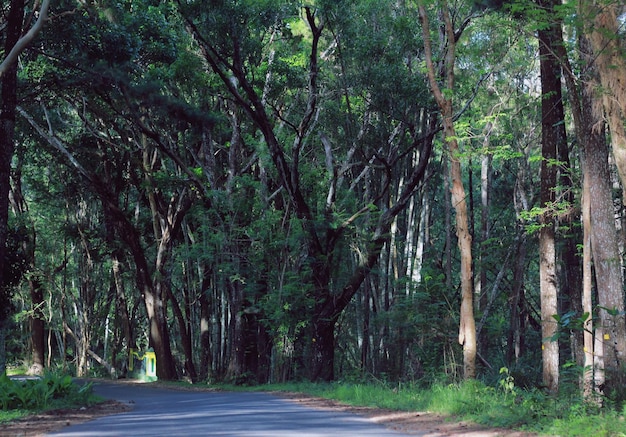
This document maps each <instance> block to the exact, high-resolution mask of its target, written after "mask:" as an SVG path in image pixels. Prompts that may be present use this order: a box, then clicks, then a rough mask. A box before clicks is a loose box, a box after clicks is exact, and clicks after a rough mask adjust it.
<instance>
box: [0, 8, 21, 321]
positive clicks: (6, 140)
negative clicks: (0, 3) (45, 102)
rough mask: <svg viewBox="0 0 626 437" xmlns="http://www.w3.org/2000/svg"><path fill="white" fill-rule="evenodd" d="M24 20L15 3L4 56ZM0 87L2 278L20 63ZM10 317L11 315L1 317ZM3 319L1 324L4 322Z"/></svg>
mask: <svg viewBox="0 0 626 437" xmlns="http://www.w3.org/2000/svg"><path fill="white" fill-rule="evenodd" d="M23 19H24V1H23V0H11V3H10V5H9V12H8V15H7V17H6V23H5V26H6V27H5V32H6V37H5V40H4V53H5V54H6V53H10V52H11V50H12V49H13V47H15V45H16V44H17V42H18V41H19V39H20V36H21V34H22V22H23ZM0 80H1V83H0V275H3V274H4V273H3V272H5V271H6V269H5V263H6V258H7V257H6V241H7V233H8V223H9V191H10V187H11V182H10V177H11V159H12V158H13V150H14V144H13V141H14V135H15V109H16V105H17V63H16V62H15V61H14V62H10V63H8V64H7V69H6V72H5V73H4V75H2V77H1V79H0ZM5 282H6V281H5V278H4V277H2V278H0V286H3V285H4V284H5ZM0 316H2V318H3V319H4V317H8V316H9V314H4V311H2V313H0ZM3 319H0V324H3V323H4V320H3Z"/></svg>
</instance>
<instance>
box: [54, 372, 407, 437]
mask: <svg viewBox="0 0 626 437" xmlns="http://www.w3.org/2000/svg"><path fill="white" fill-rule="evenodd" d="M94 392H95V393H96V394H99V395H100V396H103V397H105V398H108V399H114V400H117V401H121V402H126V403H129V404H131V405H132V407H133V410H132V411H130V412H127V413H122V414H116V415H113V416H106V417H101V418H99V419H95V420H92V421H90V422H85V423H82V424H79V425H73V426H69V427H67V428H64V429H63V430H62V431H60V432H57V433H53V434H49V435H52V436H66V437H70V436H71V437H78V436H80V437H90V436H98V437H105V436H168V437H169V436H228V437H235V436H237V437H239V436H241V437H261V436H263V437H287V436H298V437H322V436H324V437H326V436H341V437H344V436H346V437H357V436H358V437H368V436H371V437H374V436H375V437H401V436H407V435H408V434H402V433H399V432H395V431H393V430H389V429H387V428H384V427H382V426H381V425H378V424H376V423H373V422H372V421H370V420H368V419H367V418H365V417H361V416H357V415H354V414H349V413H342V412H332V411H322V410H315V409H311V408H307V407H304V406H301V405H298V404H296V403H293V402H290V401H288V400H285V399H281V398H278V397H276V396H272V395H270V394H266V393H229V392H189V391H177V390H168V389H163V388H154V387H150V386H149V385H148V384H146V385H137V384H114V383H105V382H97V383H95V384H94ZM411 435H413V436H415V434H411Z"/></svg>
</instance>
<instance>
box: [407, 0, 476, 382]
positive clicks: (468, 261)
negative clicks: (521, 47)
mask: <svg viewBox="0 0 626 437" xmlns="http://www.w3.org/2000/svg"><path fill="white" fill-rule="evenodd" d="M441 13H442V15H443V18H444V23H445V33H446V44H447V46H446V51H445V54H444V56H445V58H444V66H443V75H442V76H443V78H444V80H445V81H446V88H447V89H448V90H453V89H454V63H455V43H456V35H455V30H454V28H453V24H452V18H451V17H450V12H449V10H448V5H447V2H446V1H445V0H443V1H442V2H441ZM419 14H420V19H421V21H422V32H423V37H424V52H425V57H426V67H427V71H428V80H429V83H430V87H431V90H432V92H433V95H434V97H435V100H436V101H437V104H438V105H439V108H440V110H441V115H442V118H443V133H444V140H445V142H446V144H447V146H448V153H449V159H450V178H451V180H452V186H451V194H452V205H453V207H454V210H455V213H456V235H457V243H458V246H459V251H460V254H461V320H460V326H459V343H460V344H461V345H462V346H463V376H464V378H465V379H471V378H474V377H475V376H476V352H477V350H476V322H475V319H474V301H473V300H474V296H473V284H472V281H473V279H472V237H471V235H470V232H469V226H468V225H469V220H468V215H467V203H466V201H465V189H464V187H463V176H462V172H461V162H460V151H459V144H458V141H457V140H456V132H455V129H454V120H453V115H454V114H453V107H452V99H451V98H447V97H446V96H444V94H443V92H442V90H441V88H440V87H439V84H438V81H437V74H436V72H435V66H434V64H433V56H432V47H431V40H430V24H429V21H428V15H427V13H426V9H425V7H424V5H423V4H422V3H420V4H419Z"/></svg>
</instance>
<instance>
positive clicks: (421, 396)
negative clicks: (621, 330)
mask: <svg viewBox="0 0 626 437" xmlns="http://www.w3.org/2000/svg"><path fill="white" fill-rule="evenodd" d="M220 388H221V389H225V390H246V391H250V390H254V391H270V392H271V391H274V392H298V393H305V394H310V395H314V396H319V397H323V398H327V399H334V400H338V401H341V402H343V403H346V404H349V405H354V406H369V407H380V408H389V409H394V410H400V411H428V412H432V413H439V414H443V415H446V416H449V417H450V418H451V420H463V421H472V422H475V423H479V424H482V425H485V426H488V427H502V428H509V429H518V430H525V431H530V432H536V433H538V434H540V435H560V436H564V435H567V436H590V435H591V436H593V437H626V419H625V417H626V407H625V408H624V409H623V410H622V411H616V410H613V409H610V408H605V409H600V408H598V407H597V406H595V405H588V404H585V402H584V401H583V400H582V399H579V398H576V397H571V396H563V397H561V398H553V397H550V396H548V395H546V394H544V393H543V392H542V391H540V390H537V389H534V390H523V389H520V388H517V387H513V386H512V385H507V384H506V380H505V383H501V384H500V385H499V386H498V387H490V386H487V385H485V384H483V383H482V382H480V381H469V382H464V383H460V384H456V383H455V384H445V383H436V384H433V385H432V386H430V387H423V386H418V385H411V384H406V385H396V386H390V385H387V384H383V383H373V384H366V383H345V382H342V383H330V384H312V383H294V384H270V385H262V386H255V387H236V386H220Z"/></svg>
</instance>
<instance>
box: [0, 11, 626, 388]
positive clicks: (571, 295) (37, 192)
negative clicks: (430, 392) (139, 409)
mask: <svg viewBox="0 0 626 437" xmlns="http://www.w3.org/2000/svg"><path fill="white" fill-rule="evenodd" d="M46 9H47V10H46ZM625 14H626V10H625V8H624V6H623V5H622V2H619V1H616V0H594V1H580V2H570V1H564V2H561V1H560V0H511V1H477V0H474V1H470V0H456V1H455V0H448V1H446V0H414V1H407V0H376V1H373V0H359V1H326V0H311V1H305V2H293V1H290V0H262V1H261V0H253V1H250V0H225V1H209V0H206V1H193V0H191V1H178V0H172V1H155V0H126V1H121V2H110V1H107V0H104V1H77V2H74V1H71V0H61V1H55V2H52V3H51V4H50V5H49V6H48V2H47V1H44V2H43V4H42V3H40V2H39V1H25V0H10V1H5V2H3V3H2V23H3V26H2V32H3V40H2V41H3V43H2V50H3V59H4V62H3V63H2V65H0V94H1V107H0V146H1V152H2V153H1V154H0V161H2V166H1V168H0V188H2V190H0V198H2V199H3V200H2V202H0V211H1V212H2V214H0V247H2V251H0V262H1V265H0V267H2V268H1V269H0V271H1V272H2V281H1V282H2V293H1V294H0V298H1V299H2V307H1V308H2V314H1V317H2V318H1V332H2V335H0V339H1V340H2V341H0V350H1V351H2V353H1V354H0V358H1V359H0V364H1V366H2V368H3V370H4V368H5V366H6V365H7V364H8V365H13V364H15V363H17V362H26V363H27V364H28V365H29V366H30V367H31V370H32V371H33V372H35V373H37V372H41V371H43V369H45V368H61V369H64V370H65V371H68V372H73V373H75V374H76V375H87V374H107V375H111V376H114V377H119V376H124V375H125V374H126V372H127V371H128V369H127V366H128V364H127V360H128V353H129V348H134V349H139V350H145V349H147V348H149V347H150V348H153V349H154V351H155V353H156V356H157V373H158V376H159V378H162V379H178V378H183V377H184V378H188V379H191V380H193V381H231V382H236V383H254V382H257V383H264V382H268V381H272V382H277V381H286V380H295V379H310V380H323V381H329V380H333V379H336V378H361V377H367V376H374V377H376V378H379V379H385V380H393V381H395V380H401V381H404V380H410V381H419V380H431V379H433V378H450V379H453V380H454V379H464V378H476V377H479V378H486V379H489V378H491V377H492V376H493V375H494V374H497V371H498V369H500V368H502V367H507V368H508V369H510V371H511V372H512V374H514V375H515V377H516V379H517V381H518V382H519V383H522V384H528V385H537V386H545V387H546V388H547V389H548V390H551V391H555V392H556V391H558V389H559V385H560V384H561V383H562V381H563V380H564V379H565V380H567V378H570V380H571V381H570V382H574V383H576V384H578V383H579V382H580V388H581V390H583V391H585V392H587V393H589V392H591V391H592V390H593V389H594V388H595V389H597V390H603V391H604V392H605V393H607V394H610V393H615V392H616V391H615V389H616V388H618V387H620V385H621V384H623V383H624V380H625V379H626V377H625V371H626V368H625V364H624V362H625V359H626V357H625V353H626V322H625V313H624V275H623V267H624V242H625V241H626V240H625V238H626V237H625V235H626V234H625V229H626V227H625V224H626V223H625V222H624V199H626V195H625V194H624V190H623V186H624V182H625V181H626V180H625V178H626V170H624V169H626V158H625V153H626V134H625V133H624V132H625V131H624V120H625V113H624V111H625V109H626V108H625V105H626V68H624V67H625V62H626V59H625V53H626V52H625V50H626V45H625V44H626V43H625V42H624V34H625V30H624V23H625V20H624V17H625V16H626V15H625ZM572 365H574V367H575V368H577V369H585V370H584V371H583V370H580V372H578V373H575V374H572V372H571V371H568V370H567V369H571V368H572ZM622 395H623V392H622Z"/></svg>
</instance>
